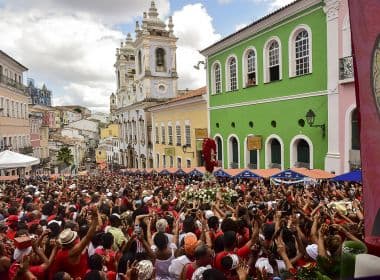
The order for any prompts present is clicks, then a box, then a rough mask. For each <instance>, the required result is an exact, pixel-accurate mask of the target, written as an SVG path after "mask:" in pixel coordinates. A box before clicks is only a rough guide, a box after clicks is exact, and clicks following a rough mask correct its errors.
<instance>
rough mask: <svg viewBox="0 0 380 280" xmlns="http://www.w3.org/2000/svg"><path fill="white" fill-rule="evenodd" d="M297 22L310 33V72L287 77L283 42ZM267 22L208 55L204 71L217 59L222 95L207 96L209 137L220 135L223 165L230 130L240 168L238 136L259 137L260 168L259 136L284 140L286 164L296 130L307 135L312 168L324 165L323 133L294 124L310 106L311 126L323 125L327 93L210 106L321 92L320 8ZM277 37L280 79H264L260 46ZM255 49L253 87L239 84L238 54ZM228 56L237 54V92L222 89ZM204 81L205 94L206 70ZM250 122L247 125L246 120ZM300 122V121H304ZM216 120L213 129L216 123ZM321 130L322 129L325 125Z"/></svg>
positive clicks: (322, 31)
mask: <svg viewBox="0 0 380 280" xmlns="http://www.w3.org/2000/svg"><path fill="white" fill-rule="evenodd" d="M300 24H306V25H308V26H309V27H310V29H311V32H312V34H311V37H312V73H310V74H307V75H303V76H299V77H289V64H288V59H289V54H288V44H289V37H290V34H291V33H292V31H293V30H294V29H295V28H296V27H297V26H298V25H300ZM277 26H278V27H276V26H272V27H271V29H270V30H269V29H268V30H266V31H265V30H264V31H262V32H260V33H259V34H256V35H254V36H252V38H251V39H249V40H246V41H245V42H243V43H237V44H235V46H233V47H230V48H228V49H226V50H223V51H220V52H219V53H216V54H213V55H211V56H209V57H208V65H209V66H210V67H209V69H208V71H211V65H212V64H213V62H214V61H216V60H218V61H219V62H220V63H221V69H222V93H220V94H215V95H210V96H209V98H210V100H209V101H210V108H211V111H210V120H209V121H210V130H211V135H212V136H215V135H216V134H221V136H222V137H223V158H224V167H228V164H229V163H228V149H227V147H228V143H227V138H228V136H229V135H231V134H236V135H237V136H238V138H239V143H240V168H244V167H245V161H244V154H245V149H244V139H245V138H246V136H247V135H249V134H254V135H261V136H262V137H263V138H262V139H263V146H262V150H261V151H260V168H265V140H266V138H267V137H268V136H269V135H271V134H276V135H278V136H279V137H280V138H281V139H282V140H283V142H284V165H285V168H289V167H290V147H289V146H290V141H291V140H292V138H293V137H294V136H296V135H299V134H302V135H305V136H307V137H309V138H310V139H311V141H312V142H313V148H314V160H313V163H314V168H321V169H323V168H324V158H325V155H326V152H327V135H326V137H325V138H323V137H322V131H321V129H320V128H312V127H309V126H308V125H307V124H305V126H304V127H301V126H299V124H298V120H299V119H304V120H305V115H306V112H307V111H308V110H309V109H312V110H313V111H314V112H315V114H316V120H315V123H316V124H326V126H327V96H326V95H323V96H311V97H306V98H300V99H291V97H290V99H289V100H285V99H284V100H282V101H276V102H269V103H261V104H254V105H246V106H239V107H233V108H222V109H216V108H214V109H213V107H215V106H223V105H232V104H235V105H236V103H240V102H250V101H258V100H260V99H267V98H278V97H284V96H287V98H286V99H288V97H289V96H292V95H296V94H301V93H306V94H307V93H313V92H314V93H315V92H321V91H322V92H323V91H326V90H327V48H326V47H327V42H326V18H325V13H324V12H323V10H322V7H321V6H315V7H312V8H310V9H308V10H305V11H303V12H302V14H299V15H297V17H295V18H294V19H293V20H291V19H288V20H286V21H284V22H282V23H278V24H277ZM272 36H277V37H279V38H280V40H281V53H282V63H281V67H282V79H281V80H280V81H275V82H271V83H264V75H263V48H264V44H265V43H266V41H267V40H268V39H269V38H270V37H272ZM250 46H254V47H255V48H256V52H257V53H256V56H257V68H256V73H257V74H256V75H257V78H258V85H256V86H254V87H249V88H243V87H242V86H243V77H242V74H243V73H242V72H243V67H242V66H243V65H242V59H243V53H244V51H245V50H246V49H247V48H248V47H250ZM231 54H234V55H236V56H237V58H238V87H239V89H238V90H237V91H233V92H225V90H226V80H225V77H226V73H225V62H226V59H227V58H228V57H229V56H230V55H231ZM209 77H210V81H209V85H210V92H211V73H210V72H209ZM272 120H275V121H276V122H277V126H276V128H273V127H272V126H271V121H272ZM250 121H252V122H253V123H254V126H253V128H251V127H250V126H249V122H250ZM305 121H306V120H305ZM231 122H235V128H233V127H231ZM216 123H219V128H218V127H216ZM326 132H327V127H326Z"/></svg>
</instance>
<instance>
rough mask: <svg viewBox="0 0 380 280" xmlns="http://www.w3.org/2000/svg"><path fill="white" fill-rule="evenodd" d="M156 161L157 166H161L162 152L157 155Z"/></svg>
mask: <svg viewBox="0 0 380 280" xmlns="http://www.w3.org/2000/svg"><path fill="white" fill-rule="evenodd" d="M156 163H157V166H156V167H157V168H158V167H160V154H157V155H156Z"/></svg>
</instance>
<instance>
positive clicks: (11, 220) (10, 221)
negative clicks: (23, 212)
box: [5, 215, 19, 240]
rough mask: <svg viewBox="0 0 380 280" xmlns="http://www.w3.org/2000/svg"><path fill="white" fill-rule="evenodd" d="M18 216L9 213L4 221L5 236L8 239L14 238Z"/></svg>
mask: <svg viewBox="0 0 380 280" xmlns="http://www.w3.org/2000/svg"><path fill="white" fill-rule="evenodd" d="M18 221H19V219H18V217H17V216H16V215H10V216H9V217H8V218H7V222H6V223H5V224H6V225H7V226H8V230H7V237H8V238H9V239H10V240H14V238H15V236H16V233H17V224H18Z"/></svg>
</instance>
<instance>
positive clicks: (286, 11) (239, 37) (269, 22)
mask: <svg viewBox="0 0 380 280" xmlns="http://www.w3.org/2000/svg"><path fill="white" fill-rule="evenodd" d="M322 1H323V0H298V1H295V2H293V3H291V4H289V5H287V6H285V7H283V8H281V9H279V10H277V11H275V12H273V13H271V14H269V15H267V16H265V17H263V18H261V19H259V20H257V21H255V22H253V23H252V24H250V25H248V26H247V27H245V28H243V29H241V30H239V31H237V32H235V33H232V34H231V35H229V36H227V37H225V38H223V39H222V40H220V41H218V42H216V43H215V44H213V45H211V46H209V47H208V48H206V49H204V50H202V51H201V54H203V55H204V56H206V57H208V56H210V55H212V54H215V53H217V52H219V51H221V50H223V49H225V48H228V47H229V46H231V45H234V44H237V43H239V42H241V41H243V40H246V39H250V37H252V36H254V35H257V34H258V33H259V32H261V31H263V30H265V29H267V28H270V27H273V26H276V27H278V26H279V24H278V23H279V22H282V21H284V20H286V19H288V18H290V17H292V16H295V15H296V14H298V13H300V12H302V11H304V10H306V9H308V8H311V7H313V6H315V5H317V4H320V3H321V2H322Z"/></svg>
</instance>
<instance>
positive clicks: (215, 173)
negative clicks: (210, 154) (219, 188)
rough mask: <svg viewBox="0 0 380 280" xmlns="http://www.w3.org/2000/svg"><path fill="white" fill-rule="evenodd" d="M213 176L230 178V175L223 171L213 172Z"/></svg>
mask: <svg viewBox="0 0 380 280" xmlns="http://www.w3.org/2000/svg"><path fill="white" fill-rule="evenodd" d="M214 176H215V177H219V178H230V177H231V175H230V174H228V173H227V172H226V171H224V170H223V169H218V170H216V171H214Z"/></svg>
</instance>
